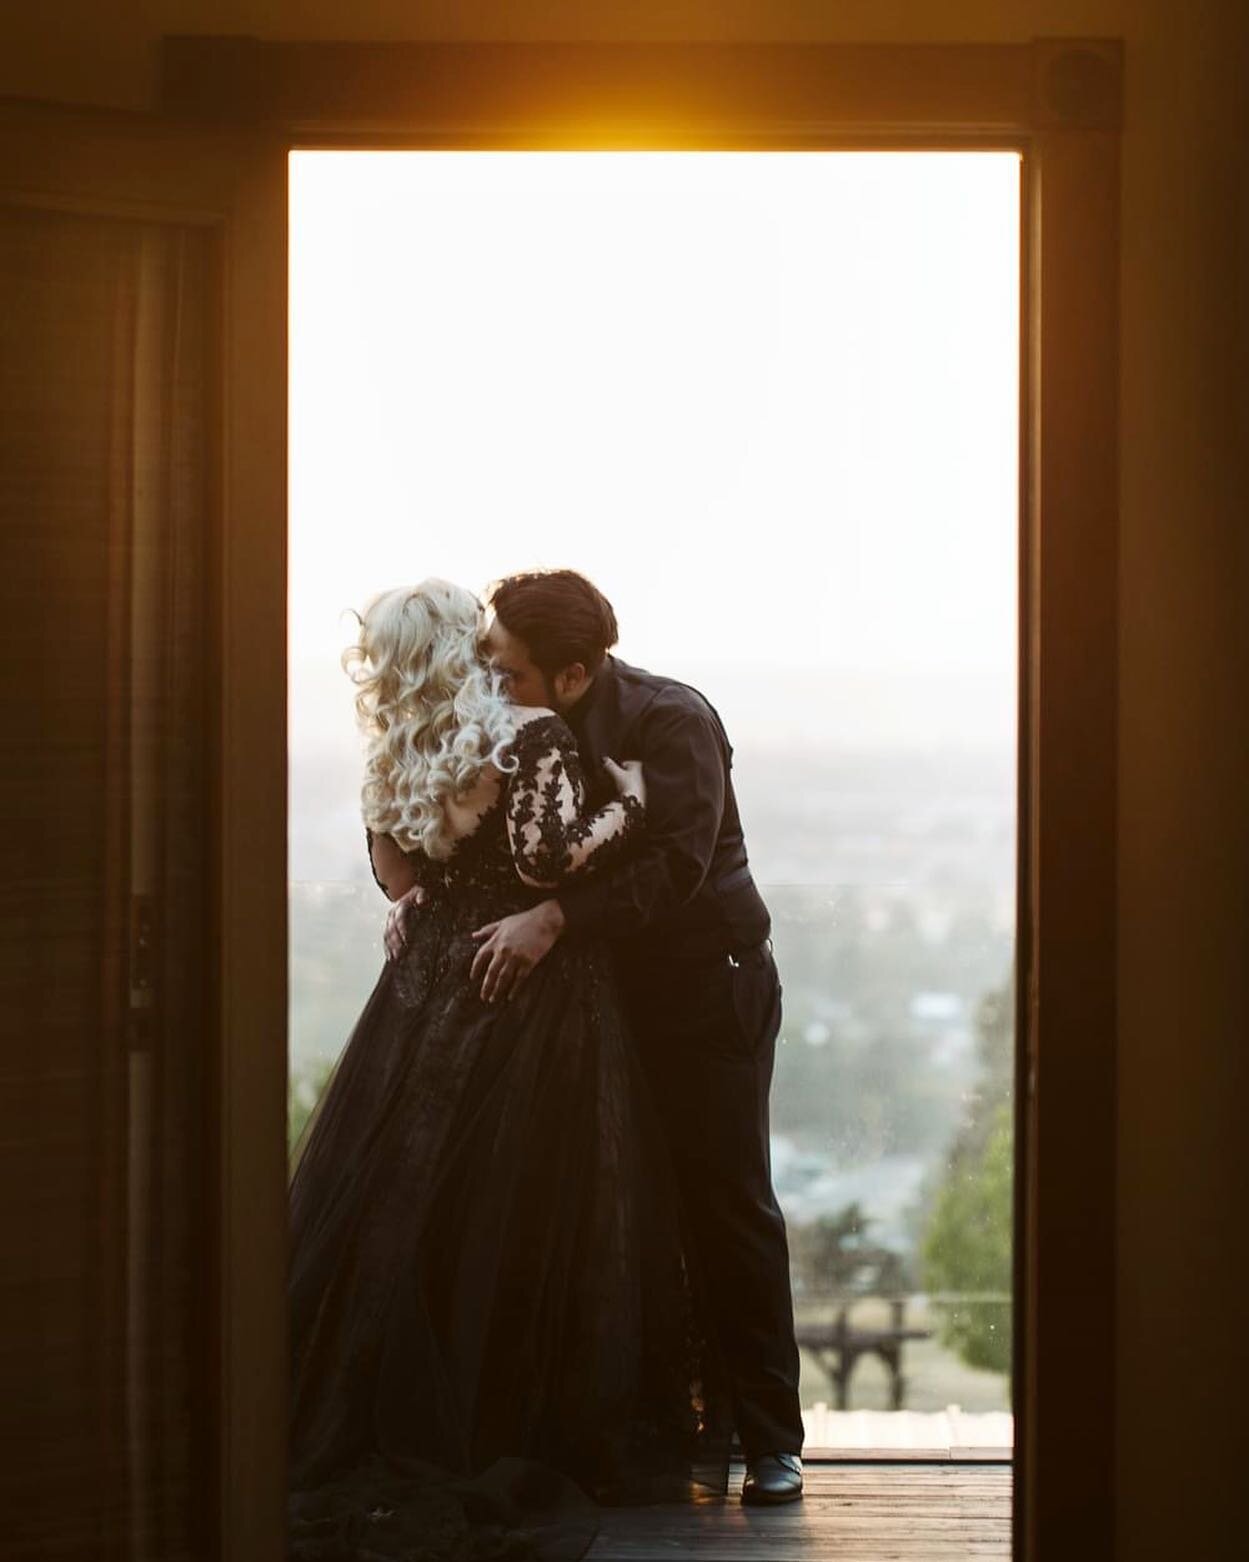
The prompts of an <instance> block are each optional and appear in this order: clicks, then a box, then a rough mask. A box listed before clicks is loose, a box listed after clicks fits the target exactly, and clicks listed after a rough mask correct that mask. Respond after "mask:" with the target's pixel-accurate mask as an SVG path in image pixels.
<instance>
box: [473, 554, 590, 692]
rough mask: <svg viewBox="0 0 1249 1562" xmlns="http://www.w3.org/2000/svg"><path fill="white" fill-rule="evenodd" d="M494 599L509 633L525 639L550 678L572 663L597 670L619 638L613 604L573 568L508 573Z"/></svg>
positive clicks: (494, 588) (494, 591) (491, 594)
mask: <svg viewBox="0 0 1249 1562" xmlns="http://www.w3.org/2000/svg"><path fill="white" fill-rule="evenodd" d="M489 600H490V605H491V607H493V608H494V611H495V614H496V616H497V617H498V620H499V622H500V623H501V624H502V625H503V627H504V629H506V630H507V632H508V634H510V635H515V636H516V638H517V639H518V640H523V641H524V643H525V646H526V648H527V649H528V651H529V655H530V658H531V660H532V661H533V663H534V665H535V666H536V667H539V668H540V669H541V670H542V672H543V673H544V674H545V675H546V677H547V678H554V676H555V674H556V673H558V672H562V671H563V669H564V668H565V667H568V666H571V664H572V663H573V662H580V663H581V664H582V666H583V667H584V668H585V670H586V671H587V672H588V673H594V672H597V671H598V669H599V668H600V667H601V666H602V664H603V658H604V657H605V656H606V655H607V653H608V651H610V650H611V648H612V646H614V645H615V643H616V641H617V639H618V638H619V634H618V631H617V629H616V615H615V613H614V612H613V611H612V605H611V603H610V602H609V601H608V600H607V598H606V597H605V596H604V595H603V593H602V592H601V591H600V590H599V589H598V587H597V586H595V585H593V584H591V582H590V581H588V580H587V579H586V578H585V576H584V575H578V574H577V572H576V570H573V569H549V570H531V571H529V572H528V573H526V574H523V575H508V576H507V577H506V578H505V579H503V580H500V581H496V582H495V584H494V585H493V586H492V587H491V588H490V592H489Z"/></svg>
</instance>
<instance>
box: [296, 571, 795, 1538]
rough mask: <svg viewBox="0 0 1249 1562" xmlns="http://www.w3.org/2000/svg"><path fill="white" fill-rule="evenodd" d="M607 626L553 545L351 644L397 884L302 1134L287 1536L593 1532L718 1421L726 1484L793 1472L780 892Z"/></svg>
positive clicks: (707, 709)
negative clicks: (596, 1512)
mask: <svg viewBox="0 0 1249 1562" xmlns="http://www.w3.org/2000/svg"><path fill="white" fill-rule="evenodd" d="M616 639H617V629H616V619H615V615H614V613H613V611H612V608H611V605H610V603H609V602H608V601H607V599H606V598H605V597H604V596H603V595H602V593H601V592H600V591H598V590H597V589H596V588H595V586H593V585H592V584H591V583H590V582H589V581H588V580H586V579H584V578H583V577H582V576H580V575H578V574H576V573H574V572H573V571H571V570H554V571H543V572H539V573H533V574H525V575H517V576H512V577H510V578H508V579H506V580H503V581H501V582H499V583H498V584H496V586H495V587H494V588H493V590H492V592H491V594H490V600H489V607H488V610H487V611H486V613H485V614H484V616H483V612H482V609H481V607H480V604H479V603H478V601H477V599H476V598H475V597H474V596H473V594H472V593H471V592H469V591H466V590H463V589H461V588H459V587H457V586H454V585H451V584H448V583H447V582H444V581H439V580H427V581H424V582H423V583H422V584H421V585H419V586H416V587H413V588H410V589H400V590H396V591H391V592H388V593H386V594H384V595H382V596H381V597H379V598H377V599H376V600H375V601H374V602H372V603H371V604H370V605H369V607H368V609H367V610H366V612H365V614H364V617H363V619H362V621H361V630H360V635H359V638H358V644H357V645H356V646H354V647H353V648H352V650H351V651H349V652H348V653H347V655H346V657H345V658H344V661H345V665H346V666H347V667H348V671H349V672H350V673H351V675H352V677H353V680H354V682H355V684H356V687H357V694H356V707H357V712H358V715H359V718H360V721H361V724H362V726H363V729H364V732H365V734H366V738H367V758H366V772H365V782H364V788H363V805H364V806H363V812H364V823H365V826H366V831H365V835H366V843H367V846H368V850H369V854H370V858H371V861H372V866H373V874H374V877H375V879H376V880H377V882H378V884H379V886H380V887H381V889H382V890H383V891H384V893H385V894H386V896H387V897H388V899H389V900H390V901H391V902H392V905H391V908H390V911H389V913H388V916H387V924H386V934H385V939H386V950H387V956H388V958H387V960H386V963H385V965H384V967H383V969H382V973H381V975H380V977H379V978H378V982H377V985H376V986H375V988H374V990H373V992H372V994H371V995H370V997H369V999H368V1001H367V1003H366V1004H365V1007H364V1010H363V1011H362V1013H361V1015H360V1018H359V1020H358V1021H357V1023H356V1026H355V1029H354V1030H353V1032H352V1035H351V1037H350V1039H349V1041H348V1043H347V1045H346V1047H345V1048H344V1050H343V1052H342V1054H341V1056H340V1058H339V1060H338V1062H337V1064H336V1065H335V1068H334V1071H333V1073H332V1075H331V1077H330V1080H329V1083H328V1085H327V1086H326V1088H325V1090H324V1091H323V1093H322V1096H321V1098H320V1100H319V1101H318V1103H317V1106H316V1109H315V1110H314V1112H313V1114H312V1116H311V1117H310V1118H309V1121H308V1124H307V1126H306V1127H305V1129H304V1132H303V1134H302V1135H301V1137H300V1140H299V1143H298V1144H297V1145H296V1146H295V1150H294V1152H293V1157H292V1175H291V1188H290V1211H291V1243H292V1247H291V1263H290V1290H289V1295H290V1320H291V1331H292V1334H291V1366H292V1380H291V1394H292V1397H291V1423H290V1430H291V1443H290V1454H291V1485H292V1505H291V1513H292V1554H293V1555H301V1556H308V1557H313V1556H326V1557H328V1556H331V1555H333V1556H339V1555H342V1556H348V1555H352V1554H354V1553H353V1551H352V1549H351V1548H352V1547H353V1546H354V1547H356V1548H357V1549H358V1550H359V1553H360V1554H361V1555H366V1554H367V1555H378V1556H385V1555H390V1554H394V1555H404V1554H410V1553H405V1552H404V1551H403V1550H402V1547H403V1545H404V1544H405V1538H406V1543H407V1544H408V1545H409V1548H411V1546H412V1545H413V1543H414V1537H417V1536H418V1535H419V1538H420V1542H421V1544H422V1545H423V1546H424V1547H425V1548H426V1549H425V1550H423V1551H421V1552H420V1554H421V1555H428V1556H431V1557H434V1556H439V1555H442V1554H444V1553H443V1552H441V1551H440V1550H438V1549H437V1546H438V1541H437V1539H436V1536H437V1535H438V1534H442V1535H443V1536H445V1543H446V1548H447V1549H446V1552H445V1554H446V1555H448V1556H451V1555H456V1556H458V1555H461V1554H467V1553H466V1552H465V1551H464V1550H463V1541H464V1535H463V1531H462V1528H461V1526H463V1525H466V1524H474V1523H476V1524H478V1525H480V1523H481V1522H483V1521H488V1522H490V1523H493V1524H494V1525H496V1526H498V1527H499V1529H498V1532H499V1533H505V1532H506V1531H507V1530H508V1528H509V1526H516V1527H521V1528H523V1527H524V1526H525V1525H526V1523H528V1524H530V1527H531V1536H532V1535H534V1534H536V1535H538V1537H539V1539H538V1540H537V1541H535V1542H534V1544H535V1545H536V1546H537V1549H538V1554H541V1555H551V1556H555V1555H559V1556H575V1555H580V1554H581V1553H582V1551H583V1550H584V1549H585V1546H586V1545H588V1543H589V1538H591V1537H592V1533H593V1530H592V1524H591V1528H590V1529H589V1530H588V1531H587V1529H586V1527H585V1513H586V1511H587V1510H593V1509H594V1507H595V1505H596V1504H600V1503H625V1502H649V1501H660V1500H672V1499H674V1498H680V1497H684V1496H687V1495H695V1496H697V1495H698V1494H699V1493H703V1494H706V1493H707V1492H708V1491H711V1492H713V1493H720V1494H722V1493H724V1492H725V1490H726V1488H727V1472H728V1463H729V1452H730V1443H731V1438H732V1436H733V1433H734V1431H736V1433H737V1436H738V1438H739V1440H740V1445H741V1450H742V1453H743V1455H744V1457H745V1461H746V1477H745V1481H744V1483H743V1488H742V1500H743V1501H744V1502H752V1503H780V1502H787V1501H790V1500H792V1499H794V1498H796V1497H798V1496H800V1495H801V1491H802V1465H801V1458H800V1453H801V1448H802V1437H803V1428H802V1418H801V1414H800V1410H799V1397H798V1351H797V1347H796V1345H795V1341H794V1329H793V1311H792V1303H791V1299H790V1289H789V1263H788V1251H787V1245H786V1236H785V1225H784V1220H783V1217H782V1215H781V1212H780V1209H779V1207H778V1205H777V1202H776V1198H775V1195H774V1193H773V1189H772V1181H771V1167H770V1157H769V1146H768V1092H769V1087H770V1083H771V1077H772V1066H773V1057H774V1050H775V1045H776V1038H777V1034H778V1031H779V1028H780V1020H781V988H780V983H779V980H778V977H777V972H776V967H775V965H774V963H773V959H772V953H771V944H770V941H769V937H768V935H769V930H770V920H769V916H768V911H767V908H766V906H765V905H764V903H763V901H762V899H761V898H760V895H759V892H758V890H757V888H756V886H755V884H754V881H753V879H752V877H751V872H750V868H749V865H748V862H747V857H746V848H745V842H744V840H743V836H742V828H741V823H740V820H739V817H738V810H737V804H736V800H735V798H734V793H733V785H732V780H731V774H730V772H731V757H732V749H731V747H730V744H729V742H728V739H727V737H726V735H725V732H724V728H723V726H722V724H721V722H720V719H719V717H718V716H717V714H716V712H715V710H714V709H713V708H712V706H711V705H710V704H709V703H708V702H707V701H706V700H705V699H704V698H703V697H702V695H700V694H699V693H697V692H696V691H695V690H694V689H691V688H690V687H688V686H687V685H685V684H682V683H679V682H677V681H676V680H675V679H672V678H665V677H661V676H657V675H654V674H651V673H648V672H643V671H641V670H640V669H638V668H636V667H631V666H629V665H628V664H626V663H625V662H622V661H621V660H619V658H617V657H614V656H612V655H611V654H610V651H611V647H612V646H613V645H614V644H615V642H616ZM535 1514H537V1515H538V1518H539V1520H540V1523H539V1524H538V1525H537V1527H536V1528H534V1526H533V1520H534V1515H535ZM480 1534H481V1532H480V1529H478V1530H477V1531H475V1539H476V1540H477V1541H479V1540H480ZM431 1537H433V1538H431ZM333 1546H338V1548H339V1549H338V1550H334V1549H332V1547H333ZM457 1546H459V1547H460V1548H461V1549H459V1550H457V1549H455V1548H456V1547H457ZM318 1548H320V1549H318ZM544 1548H545V1549H544ZM472 1554H473V1555H474V1556H477V1555H485V1554H487V1553H486V1552H485V1551H482V1550H480V1547H479V1549H477V1550H474V1551H473V1552H472ZM500 1554H502V1553H500Z"/></svg>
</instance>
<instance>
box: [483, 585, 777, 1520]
mask: <svg viewBox="0 0 1249 1562" xmlns="http://www.w3.org/2000/svg"><path fill="white" fill-rule="evenodd" d="M491 606H492V607H493V610H494V618H493V623H492V624H491V626H490V629H489V632H488V636H487V648H488V651H489V653H490V656H491V659H492V661H493V662H494V664H495V666H496V667H497V668H498V669H499V670H500V671H501V672H502V673H503V675H504V677H505V679H506V681H507V685H508V689H509V692H510V694H511V697H512V698H513V699H514V700H515V701H516V702H517V704H520V705H549V706H550V707H551V708H552V709H554V710H557V711H559V712H560V714H561V715H562V716H563V717H564V719H565V720H566V721H567V722H568V724H569V725H570V726H571V727H572V729H573V731H574V732H575V733H576V735H577V741H578V745H579V747H580V750H581V754H582V758H583V763H584V766H585V770H586V774H587V776H588V777H591V778H594V777H597V776H599V775H601V773H602V762H603V760H604V759H605V758H607V757H614V758H615V759H617V760H623V759H640V760H641V761H642V765H643V773H644V775H645V778H646V789H647V790H646V797H647V802H646V814H647V828H646V833H645V836H644V837H643V840H642V844H641V846H640V847H639V849H638V850H637V851H636V852H635V853H634V854H633V855H632V857H631V858H630V859H629V860H628V861H626V862H624V863H622V864H620V865H619V866H618V867H616V868H615V869H612V870H608V871H605V872H604V873H602V874H601V875H594V876H591V877H590V878H588V879H587V880H586V882H584V883H581V884H577V883H571V884H570V885H569V886H568V887H567V888H565V889H562V890H560V891H558V892H557V893H556V894H555V895H553V896H551V897H550V898H549V899H547V900H545V901H543V902H542V903H541V904H540V905H538V906H536V907H534V908H533V909H532V910H529V911H525V912H522V913H519V914H518V915H515V916H510V917H506V918H504V919H503V920H502V921H500V922H497V923H493V924H491V925H490V926H489V927H486V928H483V929H481V930H480V931H479V933H478V935H477V936H478V937H479V938H480V939H481V948H480V949H479V950H478V953H477V957H476V959H475V961H474V965H473V976H474V979H480V980H481V981H482V996H483V997H484V998H487V999H501V998H506V997H507V995H508V994H509V993H510V992H511V991H512V990H513V989H514V988H515V986H516V984H517V983H519V982H521V981H523V980H524V978H525V976H526V974H527V973H528V972H529V971H531V970H532V969H533V967H534V966H535V965H536V964H537V962H538V961H539V960H541V959H542V958H543V957H544V956H545V955H546V954H547V953H548V951H549V950H550V949H551V947H552V946H553V945H554V943H555V941H556V939H558V938H561V937H570V936H576V935H577V934H579V933H594V934H596V935H599V936H603V937H606V938H608V939H609V940H611V943H612V947H613V949H614V951H615V953H616V955H617V965H618V968H619V971H620V976H621V979H622V984H623V988H624V994H625V1000H626V1004H627V1007H628V1010H629V1014H630V1019H631V1022H632V1025H633V1030H634V1033H635V1035H636V1038H637V1043H638V1046H639V1049H640V1051H641V1054H642V1058H643V1061H644V1063H645V1065H646V1067H647V1071H648V1073H649V1075H650V1077H651V1080H652V1085H653V1092H654V1095H655V1097H656V1100H657V1101H658V1102H659V1104H660V1108H661V1110H662V1111H663V1113H664V1117H665V1121H666V1124H667V1127H668V1135H669V1139H670V1142H671V1146H672V1151H673V1156H674V1159H675V1162H676V1167H677V1174H678V1178H679V1184H680V1189H681V1196H682V1199H683V1201H684V1204H685V1211H686V1214H687V1216H688V1226H689V1231H690V1238H691V1241H692V1242H694V1243H695V1244H696V1246H697V1248H698V1255H699V1258H700V1260H701V1263H702V1266H703V1271H704V1273H705V1275H706V1277H707V1281H708V1294H709V1298H710V1302H711V1305H712V1307H713V1309H714V1312H715V1315H716V1318H715V1321H716V1325H717V1331H718V1334H719V1337H720V1341H721V1345H722V1348H723V1351H724V1355H725V1358H726V1363H727V1366H728V1369H729V1373H730V1376H731V1379H732V1385H733V1397H734V1411H735V1417H736V1422H737V1431H738V1436H739V1438H740V1439H741V1443H742V1450H743V1453H744V1455H745V1458H746V1465H747V1470H746V1480H745V1482H744V1485H743V1488H742V1500H743V1502H747V1503H778V1502H789V1501H792V1500H794V1499H795V1498H797V1497H800V1496H801V1495H802V1460H801V1450H802V1439H803V1427H802V1416H801V1412H800V1402H799V1397H798V1348H797V1345H796V1343H795V1340H794V1325H793V1304H792V1301H791V1297H790V1289H789V1253H788V1247H787V1242H786V1235H785V1222H784V1218H783V1216H782V1215H781V1211H780V1208H779V1206H778V1204H777V1202H776V1196H775V1193H774V1192H773V1189H772V1174H771V1157H770V1150H769V1137H768V1092H769V1089H770V1087H771V1081H772V1067H773V1061H774V1057H775V1049H776V1038H777V1035H778V1033H779V1030H780V1024H781V987H780V982H779V979H778V977H777V972H776V966H775V964H774V962H773V959H772V950H771V943H770V940H769V937H768V935H769V932H770V930H771V919H770V917H769V915H768V910H767V907H766V906H765V905H764V903H763V900H762V899H761V897H760V895H759V892H758V890H757V888H756V887H755V883H754V880H753V878H752V877H751V873H750V868H749V865H748V863H747V858H746V847H745V842H744V839H743V836H742V828H741V822H740V819H739V817H738V810H737V802H736V799H735V797H734V793H733V785H732V780H731V776H730V770H731V760H732V748H731V746H730V744H729V741H728V738H727V737H726V735H725V732H724V728H723V726H722V725H721V722H720V718H719V716H718V715H717V714H716V712H715V711H714V710H713V709H712V707H711V705H710V704H708V702H707V701H706V700H705V699H704V698H703V696H702V695H701V694H699V693H698V692H697V691H696V690H694V689H691V688H689V687H688V686H687V685H685V684H681V683H678V682H677V681H676V680H674V679H671V678H663V677H657V676H654V675H653V674H651V673H648V672H643V671H642V670H641V669H639V668H636V667H630V666H629V665H628V664H627V663H625V662H622V661H620V660H619V659H618V658H616V657H614V656H611V655H610V654H608V653H609V652H610V649H611V647H612V646H613V645H614V644H615V643H616V639H617V630H616V618H615V614H614V613H613V611H612V608H611V604H610V603H609V602H608V601H607V599H606V598H605V597H604V596H603V595H602V593H601V592H599V591H598V590H597V589H596V588H595V587H594V586H593V585H592V584H591V583H590V582H589V581H588V580H586V579H585V578H584V577H583V576H581V575H578V574H576V573H575V572H574V571H572V570H553V571H544V572H540V573H534V574H526V575H514V576H510V577H509V578H508V579H506V580H503V581H501V582H500V583H499V584H498V585H497V586H496V587H495V588H494V590H493V592H492V594H491Z"/></svg>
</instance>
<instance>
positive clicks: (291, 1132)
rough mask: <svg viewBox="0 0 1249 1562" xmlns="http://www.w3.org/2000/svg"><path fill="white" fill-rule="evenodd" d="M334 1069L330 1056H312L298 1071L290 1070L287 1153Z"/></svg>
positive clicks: (301, 1131) (287, 1103)
mask: <svg viewBox="0 0 1249 1562" xmlns="http://www.w3.org/2000/svg"><path fill="white" fill-rule="evenodd" d="M333 1069H334V1060H333V1059H332V1058H314V1059H313V1060H312V1061H311V1062H309V1063H307V1064H305V1065H304V1066H303V1067H302V1068H300V1069H299V1070H298V1071H295V1070H292V1072H291V1076H290V1084H289V1089H288V1091H287V1097H286V1149H287V1153H288V1154H289V1153H290V1151H291V1150H293V1149H294V1147H295V1142H296V1140H297V1139H298V1138H299V1136H300V1134H301V1133H303V1131H304V1125H305V1123H307V1121H308V1116H309V1114H310V1113H311V1111H312V1109H313V1107H314V1106H315V1105H316V1104H317V1102H318V1100H320V1097H321V1092H322V1091H323V1090H324V1089H325V1087H326V1085H327V1084H328V1083H329V1078H330V1074H331V1073H332V1072H333Z"/></svg>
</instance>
